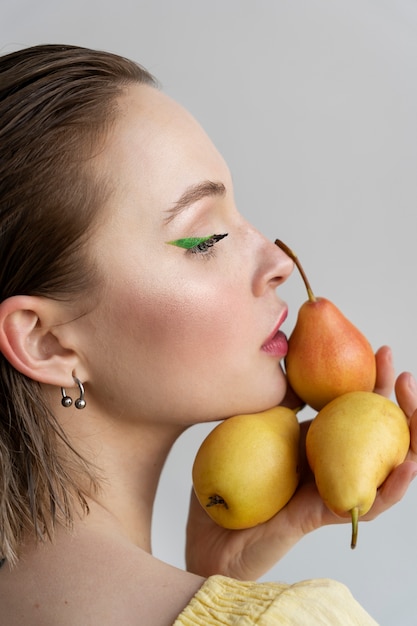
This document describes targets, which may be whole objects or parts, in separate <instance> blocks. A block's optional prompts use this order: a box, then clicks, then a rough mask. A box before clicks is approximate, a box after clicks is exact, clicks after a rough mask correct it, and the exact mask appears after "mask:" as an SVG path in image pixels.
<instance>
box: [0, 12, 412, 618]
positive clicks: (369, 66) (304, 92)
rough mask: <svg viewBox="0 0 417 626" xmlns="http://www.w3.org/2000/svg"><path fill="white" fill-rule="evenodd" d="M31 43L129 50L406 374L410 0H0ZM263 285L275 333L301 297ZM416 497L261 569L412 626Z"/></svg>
mask: <svg viewBox="0 0 417 626" xmlns="http://www.w3.org/2000/svg"><path fill="white" fill-rule="evenodd" d="M38 43H72V44H81V45H85V46H89V47H96V48H102V49H106V50H109V51H113V52H117V53H120V54H123V55H126V56H129V57H132V58H134V59H135V60H137V61H139V62H140V63H142V64H143V65H145V66H146V67H147V68H148V69H149V70H150V71H151V72H153V73H154V74H155V75H156V76H157V78H158V79H159V80H160V82H161V83H162V86H163V88H164V90H165V91H166V92H167V93H168V94H170V95H171V96H173V97H174V98H176V99H177V100H179V101H180V102H181V103H182V104H184V105H185V106H186V107H187V108H188V109H189V110H191V112H192V113H193V114H194V115H195V117H197V119H198V120H199V121H200V122H201V124H202V125H203V126H204V127H205V128H206V130H207V131H208V133H209V134H210V135H211V137H212V138H213V140H214V142H215V143H216V145H217V147H218V148H219V150H220V151H221V152H222V153H223V155H224V156H225V158H226V160H227V161H228V163H229V165H230V167H231V170H232V173H233V178H234V183H235V187H236V197H237V202H238V205H239V207H240V210H241V211H242V213H243V214H245V215H246V216H247V217H248V218H249V219H250V220H251V221H252V222H254V223H255V224H256V225H257V227H258V228H259V229H260V230H262V231H263V232H264V233H265V234H266V235H267V236H269V237H270V238H276V237H280V238H281V239H283V240H284V241H286V242H287V243H288V244H289V245H290V246H291V247H293V248H294V249H295V250H296V252H297V253H298V255H299V257H300V258H301V260H302V262H303V264H304V266H305V268H306V270H307V272H308V274H309V277H310V280H311V282H312V285H313V289H314V290H315V291H316V293H317V294H318V295H323V296H326V297H328V298H330V299H331V300H333V301H334V302H335V303H336V304H337V305H338V306H339V308H341V309H342V310H343V311H344V313H345V314H346V315H347V316H348V317H349V318H350V319H351V320H352V321H353V322H354V323H355V324H356V325H357V326H359V327H360V328H361V330H362V331H363V332H364V333H365V334H366V335H367V336H368V337H369V339H370V341H371V342H372V345H373V346H374V347H375V349H376V348H377V347H378V346H380V345H382V344H385V343H387V344H389V345H391V346H392V347H393V350H394V356H395V364H396V368H397V370H398V371H402V370H410V371H413V372H415V373H417V361H416V338H415V334H416V333H415V325H416V300H417V299H416V262H415V257H416V252H415V247H416V226H415V213H416V207H417V176H416V174H417V83H416V81H417V1H416V0H345V1H342V0H327V1H326V0H210V2H207V1H202V0H175V1H172V2H169V1H168V0H166V1H165V2H163V1H161V0H131V1H130V0H71V2H62V1H59V0H37V1H36V2H33V0H1V2H0V52H3V53H6V52H10V51H12V50H15V49H17V48H20V47H25V46H28V45H32V44H38ZM281 295H282V296H283V297H284V299H286V300H287V302H288V303H289V305H290V316H289V318H288V321H287V323H286V328H285V330H286V331H287V332H290V330H291V328H292V326H293V324H294V321H295V316H296V312H297V308H298V306H299V305H300V304H301V303H302V302H303V301H304V299H305V297H306V294H305V291H304V288H303V285H302V283H301V279H300V277H299V276H298V274H297V273H294V274H293V276H292V277H291V279H290V281H289V282H288V284H287V285H286V286H285V287H283V288H282V289H281ZM140 367H143V364H141V363H138V368H140ZM306 417H308V414H307V415H306ZM211 428H212V425H210V426H206V425H203V426H197V427H195V428H193V429H191V430H190V431H188V432H187V433H186V434H185V435H184V436H183V437H182V438H181V439H180V440H179V441H178V443H177V445H176V446H175V447H174V449H173V451H172V454H171V456H170V458H169V460H168V463H167V466H166V470H165V471H164V474H163V477H162V481H161V485H160V489H159V493H158V498H157V502H156V506H155V517H154V539H153V548H154V552H155V554H156V555H157V556H158V557H161V558H162V559H164V560H166V561H168V562H170V563H172V564H174V565H177V566H180V567H183V565H184V557H183V552H184V526H185V521H186V515H187V506H188V498H189V493H190V485H191V465H192V461H193V458H194V456H195V453H196V451H197V448H198V446H199V445H200V443H201V441H202V440H203V437H204V436H205V435H206V434H207V433H208V431H209V430H210V429H211ZM416 512H417V491H416V487H415V486H412V487H411V488H410V490H409V492H408V494H407V495H406V497H405V498H404V500H403V501H402V502H401V503H399V504H398V505H396V506H395V507H394V508H393V509H391V510H390V511H389V512H387V513H386V514H385V515H383V516H382V517H380V518H378V519H377V520H375V521H373V522H370V523H362V524H361V525H360V528H359V540H358V546H357V548H356V550H355V551H351V550H350V547H349V541H350V528H349V526H345V525H341V526H337V527H328V528H323V529H321V530H320V531H318V532H316V533H314V534H312V535H309V536H307V537H306V538H305V539H303V540H302V541H301V542H300V543H299V544H298V545H297V546H296V547H295V548H294V549H293V550H292V552H291V553H290V554H288V555H287V556H286V557H285V558H284V559H283V560H282V561H281V562H280V563H278V564H277V565H276V566H275V567H274V568H273V569H272V570H271V571H270V572H269V573H268V574H267V575H266V576H265V577H264V578H265V580H284V581H288V582H292V581H297V580H302V579H305V578H310V577H333V578H336V579H338V580H341V581H343V582H344V583H346V584H347V585H348V586H349V587H350V589H351V590H352V592H353V593H354V595H355V596H356V597H357V598H358V599H359V601H360V602H361V603H362V604H363V605H364V606H365V607H366V608H367V609H368V611H370V613H371V614H372V615H373V616H374V617H375V618H376V619H377V620H378V621H379V623H380V624H382V625H384V626H415V624H416V623H417V610H416V608H415V602H416V589H417V567H416V563H417V538H416V534H417V531H416Z"/></svg>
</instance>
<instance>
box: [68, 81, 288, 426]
mask: <svg viewBox="0 0 417 626" xmlns="http://www.w3.org/2000/svg"><path fill="white" fill-rule="evenodd" d="M120 107H121V113H120V115H119V119H118V121H117V123H116V125H115V127H114V129H113V131H112V133H111V135H110V137H109V141H108V143H107V147H106V148H105V151H104V153H103V154H101V155H100V157H99V159H100V166H103V167H104V168H105V170H107V171H108V172H110V173H111V174H110V176H111V178H112V180H113V181H114V185H115V187H116V191H115V193H114V195H113V196H112V199H111V203H110V206H109V207H106V209H105V211H106V213H105V216H104V220H103V224H102V225H101V226H100V227H99V230H98V231H97V233H96V235H95V237H94V239H93V241H92V243H91V246H92V254H93V256H94V258H95V260H96V264H97V265H98V268H99V273H100V274H101V275H102V277H103V278H104V284H103V287H102V289H101V290H100V295H99V299H98V302H97V305H96V306H94V308H93V309H92V310H91V311H90V313H88V314H87V315H85V316H84V317H83V318H82V319H80V320H79V324H80V328H81V332H82V333H83V334H82V342H81V344H82V351H83V356H84V359H85V363H86V367H87V372H88V378H87V381H86V382H87V385H88V393H89V406H90V407H91V406H92V404H91V403H92V401H93V402H94V405H95V406H96V407H97V409H99V410H100V411H108V412H109V413H110V414H114V413H115V412H116V413H117V415H118V416H120V417H122V416H125V418H126V419H138V416H139V417H140V418H141V419H149V420H152V421H153V422H155V421H158V422H159V421H161V422H167V421H169V422H175V423H180V424H190V423H194V422H200V421H206V420H216V419H220V418H224V417H228V416H231V415H233V414H237V413H244V412H255V411H260V410H263V409H266V408H269V407H271V406H273V405H276V404H278V403H279V402H280V400H281V399H282V397H283V395H284V393H285V389H286V383H285V378H284V376H283V374H282V371H281V368H280V360H281V359H282V358H283V357H284V356H285V354H286V348H287V346H286V340H285V337H284V336H283V335H282V333H278V334H277V331H278V329H279V326H280V325H281V324H282V323H283V321H284V319H285V317H286V305H285V304H284V303H283V302H282V301H281V300H280V299H279V298H278V296H277V294H276V287H277V286H278V285H280V284H281V283H282V282H283V281H284V280H286V278H287V277H288V275H289V274H290V272H291V270H292V262H291V261H290V260H289V259H288V258H287V257H286V256H285V255H284V254H283V252H282V251H280V250H279V249H278V248H277V246H275V245H274V244H273V243H272V242H271V241H268V240H267V239H265V238H264V237H263V236H262V235H261V234H260V233H259V232H257V231H256V230H255V229H254V228H253V227H252V226H251V225H250V224H249V223H248V222H247V221H246V220H245V219H243V217H242V216H241V215H240V214H239V213H238V211H237V209H236V206H235V203H234V199H233V186H232V181H231V177H230V173H229V170H228V168H227V166H226V164H225V162H224V160H223V159H222V157H221V156H220V155H219V153H218V152H217V150H216V149H215V148H214V146H213V144H212V143H211V142H210V140H209V139H208V137H207V136H206V134H205V133H204V131H203V130H202V129H201V128H200V126H199V125H198V124H197V123H196V121H195V120H194V119H193V118H192V117H191V116H190V115H189V114H188V113H187V112H186V111H184V109H183V108H182V107H180V106H179V105H178V104H176V103H175V102H173V101H172V100H171V99H169V98H168V97H167V96H166V95H164V94H163V93H161V92H159V91H157V90H156V89H154V88H152V87H149V86H139V85H137V86H132V87H129V89H128V91H127V93H126V95H125V96H124V97H123V98H122V99H121V101H120ZM226 233H227V236H226V237H224V238H222V239H219V240H218V241H216V238H214V239H212V240H209V241H208V242H207V243H205V244H202V245H201V246H200V248H194V249H186V248H183V247H181V245H173V244H171V243H168V242H173V241H178V240H180V239H184V238H190V237H196V238H202V237H208V236H212V235H224V234H226ZM210 243H211V244H213V245H209V244H210Z"/></svg>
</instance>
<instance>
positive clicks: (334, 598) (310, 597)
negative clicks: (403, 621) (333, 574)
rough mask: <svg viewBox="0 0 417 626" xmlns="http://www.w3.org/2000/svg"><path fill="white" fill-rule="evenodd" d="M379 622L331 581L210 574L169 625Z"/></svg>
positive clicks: (359, 625) (354, 625)
mask: <svg viewBox="0 0 417 626" xmlns="http://www.w3.org/2000/svg"><path fill="white" fill-rule="evenodd" d="M255 624H256V626H272V625H275V624H277V625H279V626H281V625H282V626H297V625H299V626H339V625H340V626H377V622H375V620H373V619H372V618H371V617H370V616H369V615H368V613H367V612H366V611H365V610H364V609H363V608H362V607H361V606H360V604H358V602H356V600H355V599H354V598H353V596H352V594H351V593H350V591H349V590H348V589H347V587H345V586H344V585H342V584H341V583H338V582H336V581H334V580H329V579H314V580H305V581H302V582H299V583H296V584H293V585H286V584H281V583H270V582H265V583H256V582H246V581H239V580H235V579H233V578H227V577H226V576H210V577H209V578H208V579H207V580H206V581H205V583H204V584H203V586H202V587H201V588H200V590H199V591H198V592H197V593H196V594H195V596H194V597H193V598H192V600H191V602H190V603H189V604H188V605H187V606H186V608H185V609H184V610H183V611H182V613H181V614H180V615H179V616H178V618H177V619H176V620H175V622H174V624H173V626H254V625H255Z"/></svg>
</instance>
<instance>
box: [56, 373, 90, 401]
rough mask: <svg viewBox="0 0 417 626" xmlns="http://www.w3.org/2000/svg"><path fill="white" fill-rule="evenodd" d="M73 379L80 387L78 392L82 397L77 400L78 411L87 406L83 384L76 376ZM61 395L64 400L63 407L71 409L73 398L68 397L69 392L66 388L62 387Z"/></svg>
mask: <svg viewBox="0 0 417 626" xmlns="http://www.w3.org/2000/svg"><path fill="white" fill-rule="evenodd" d="M72 377H73V379H74V382H75V383H76V384H77V385H78V390H79V394H80V397H79V398H77V399H76V400H75V402H74V406H75V408H76V409H84V408H85V405H86V401H85V400H84V385H83V384H82V382H81V381H80V379H79V378H77V377H76V376H74V375H72ZM61 395H62V400H61V404H62V406H64V407H65V408H68V407H70V406H71V405H72V398H71V396H67V392H66V391H65V389H64V387H61Z"/></svg>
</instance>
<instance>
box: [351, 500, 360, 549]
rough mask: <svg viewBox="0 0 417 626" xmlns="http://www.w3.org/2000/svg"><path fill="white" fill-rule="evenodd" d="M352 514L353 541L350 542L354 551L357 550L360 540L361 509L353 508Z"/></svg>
mask: <svg viewBox="0 0 417 626" xmlns="http://www.w3.org/2000/svg"><path fill="white" fill-rule="evenodd" d="M350 514H351V516H352V539H351V542H350V547H351V548H352V550H353V549H354V548H356V542H357V540H358V523H359V507H357V506H355V507H353V509H352V510H351V512H350Z"/></svg>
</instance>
